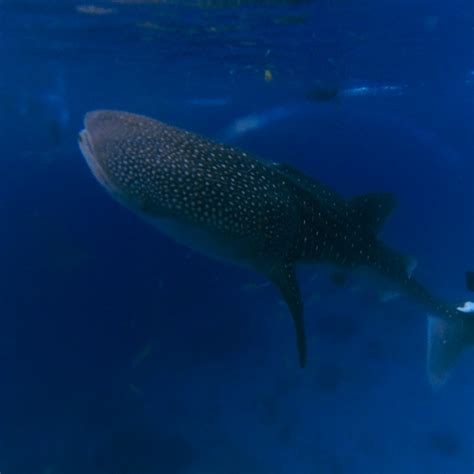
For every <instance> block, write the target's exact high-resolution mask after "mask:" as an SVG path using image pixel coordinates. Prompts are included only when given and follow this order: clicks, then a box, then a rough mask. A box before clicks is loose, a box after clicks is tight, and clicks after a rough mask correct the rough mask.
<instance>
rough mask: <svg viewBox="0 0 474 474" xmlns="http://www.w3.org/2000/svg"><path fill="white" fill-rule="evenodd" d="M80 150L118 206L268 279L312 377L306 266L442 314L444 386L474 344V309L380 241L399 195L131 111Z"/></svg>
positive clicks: (97, 119)
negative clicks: (333, 269)
mask: <svg viewBox="0 0 474 474" xmlns="http://www.w3.org/2000/svg"><path fill="white" fill-rule="evenodd" d="M79 146H80V149H81V151H82V153H83V155H84V157H85V159H86V161H87V163H88V165H89V167H90V169H91V171H92V173H93V174H94V176H95V177H96V178H97V180H98V181H99V183H100V184H101V185H102V186H103V187H104V188H105V189H106V190H107V191H108V192H109V193H110V194H111V195H112V196H113V197H114V198H115V199H116V200H117V201H118V202H120V203H121V204H123V205H124V206H126V207H128V208H130V209H131V210H133V211H134V212H135V213H137V214H138V215H139V216H141V217H143V218H144V219H145V220H147V221H148V222H150V223H151V224H153V225H154V226H156V227H157V228H158V229H159V230H161V231H162V232H164V233H165V234H167V235H168V236H170V237H171V238H173V239H174V240H176V241H178V242H181V243H182V244H185V245H187V246H188V247H190V248H193V249H195V250H198V251H200V252H201V253H204V254H206V255H209V256H211V257H213V258H216V259H219V260H224V261H228V262H231V263H234V264H238V265H243V266H246V267H249V268H251V269H254V270H255V271H257V272H259V273H260V274H261V275H264V276H266V277H267V278H268V280H269V281H271V282H272V283H273V284H274V285H275V286H276V287H277V288H278V289H279V291H280V294H281V297H282V298H283V300H284V301H285V302H286V305H287V306H288V308H289V310H290V314H291V316H292V319H293V324H294V328H295V334H296V345H297V349H298V355H299V363H300V365H301V367H304V366H305V365H306V363H307V346H306V337H305V330H304V318H303V302H302V298H301V293H300V289H299V284H298V280H297V277H296V266H297V265H298V264H318V263H319V264H321V263H330V264H333V265H336V266H339V267H342V268H345V269H348V270H351V269H352V270H355V269H357V268H360V267H363V268H368V269H371V271H372V272H374V273H376V274H378V275H380V276H381V277H383V278H385V279H386V280H388V281H390V282H391V283H392V284H393V286H394V287H396V288H397V289H398V290H399V291H400V292H403V293H404V294H406V295H409V296H411V297H412V298H413V299H414V300H416V301H418V302H419V303H420V304H422V305H423V306H424V307H425V308H426V310H427V311H428V312H429V313H430V316H429V318H428V375H429V380H430V382H431V383H432V384H433V385H440V384H442V383H443V382H444V381H445V380H446V377H447V375H448V373H449V372H450V369H451V368H452V367H453V365H454V363H455V362H456V361H457V359H458V358H459V356H460V355H461V353H462V352H463V351H464V349H466V348H467V347H469V346H472V345H473V344H474V316H473V315H472V314H470V313H471V312H473V311H474V303H469V302H467V303H466V304H465V305H464V306H463V307H461V308H465V310H466V312H464V311H462V310H459V309H456V307H455V306H454V305H448V304H445V303H444V302H442V301H440V300H438V299H437V298H435V297H433V296H432V295H431V294H430V293H429V292H428V291H427V290H426V289H425V288H424V286H422V285H421V283H419V282H418V281H417V280H416V279H415V278H414V277H413V276H412V275H411V272H412V270H413V266H414V264H413V259H411V258H408V257H406V256H404V255H402V254H400V253H399V252H397V251H396V250H394V249H392V248H391V247H389V246H388V245H386V244H385V243H384V242H382V240H381V239H380V238H379V235H378V234H379V232H380V230H381V228H382V226H383V224H384V222H385V221H386V219H387V218H388V216H389V215H390V214H391V213H392V211H393V209H394V208H395V199H394V196H393V195H392V194H389V193H370V194H365V195H362V196H356V197H354V198H352V199H349V200H346V199H344V198H342V197H341V196H340V195H339V194H338V193H336V192H335V191H334V190H332V189H331V188H329V187H327V186H326V185H324V184H322V183H320V182H319V181H316V180H315V179H313V178H312V177H310V176H308V175H305V174H303V173H302V172H301V171H298V170H297V169H295V168H294V167H292V166H291V165H288V164H281V163H272V162H264V161H262V160H260V159H257V158H255V157H253V156H251V155H249V154H248V153H245V152H244V151H241V150H238V149H236V148H232V147H228V146H224V145H221V144H219V143H215V142H213V141H211V140H208V139H206V138H204V137H201V136H199V135H197V134H194V133H192V132H190V131H187V130H183V129H180V128H176V127H173V126H170V125H167V124H165V123H163V122H159V121H157V120H153V119H151V118H148V117H144V116H140V115H134V114H130V113H127V112H118V111H111V110H98V111H95V112H90V113H88V114H87V115H86V117H85V128H84V130H82V131H81V132H80V135H79ZM149 351H150V349H144V350H143V351H142V353H141V354H143V355H139V356H137V358H136V361H140V360H142V359H143V357H146V354H148V353H149Z"/></svg>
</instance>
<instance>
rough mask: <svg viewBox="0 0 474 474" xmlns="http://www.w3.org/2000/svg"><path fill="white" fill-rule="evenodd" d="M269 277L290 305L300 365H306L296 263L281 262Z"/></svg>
mask: <svg viewBox="0 0 474 474" xmlns="http://www.w3.org/2000/svg"><path fill="white" fill-rule="evenodd" d="M268 278H269V279H270V280H271V281H272V282H273V284H274V285H275V286H276V287H277V288H278V289H279V291H280V293H281V296H282V297H283V299H284V300H285V302H286V304H287V305H288V309H289V310H290V313H291V316H292V318H293V323H294V326H295V331H296V344H297V347H298V356H299V361H300V366H301V367H304V366H305V365H306V352H307V351H306V336H305V331H304V319H303V302H302V299H301V292H300V288H299V285H298V280H297V278H296V273H295V268H294V265H293V264H291V263H284V264H279V265H278V266H276V267H274V268H273V269H272V270H271V272H270V273H269V274H268Z"/></svg>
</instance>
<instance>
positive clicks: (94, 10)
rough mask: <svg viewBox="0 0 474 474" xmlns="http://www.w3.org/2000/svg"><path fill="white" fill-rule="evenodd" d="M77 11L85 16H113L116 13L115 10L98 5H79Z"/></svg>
mask: <svg viewBox="0 0 474 474" xmlns="http://www.w3.org/2000/svg"><path fill="white" fill-rule="evenodd" d="M76 11H77V12H78V13H83V14H84V15H93V16H100V15H112V14H113V13H115V10H114V9H113V8H105V7H98V6H97V5H77V6H76Z"/></svg>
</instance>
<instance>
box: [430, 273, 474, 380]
mask: <svg viewBox="0 0 474 474" xmlns="http://www.w3.org/2000/svg"><path fill="white" fill-rule="evenodd" d="M466 286H467V288H468V289H469V290H470V291H474V273H473V272H466ZM456 309H457V310H458V311H459V315H460V316H461V313H464V315H463V316H464V317H459V318H456V317H452V318H450V319H446V318H441V317H439V316H434V315H429V316H428V358H427V371H428V379H429V381H430V383H431V385H432V386H434V387H439V386H440V385H443V383H444V382H445V381H446V379H447V378H448V377H449V374H450V372H451V369H452V368H453V367H454V365H455V364H456V362H457V361H458V359H459V357H460V356H461V354H462V353H463V352H464V351H465V350H466V349H467V348H469V347H470V346H473V345H474V314H472V318H469V316H468V315H467V313H474V303H473V302H471V301H467V302H466V303H464V305H463V306H460V307H458V308H456Z"/></svg>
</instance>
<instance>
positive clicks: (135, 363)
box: [132, 343, 153, 369]
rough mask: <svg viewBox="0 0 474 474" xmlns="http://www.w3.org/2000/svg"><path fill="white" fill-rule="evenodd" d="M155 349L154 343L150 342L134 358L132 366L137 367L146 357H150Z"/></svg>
mask: <svg viewBox="0 0 474 474" xmlns="http://www.w3.org/2000/svg"><path fill="white" fill-rule="evenodd" d="M152 351H153V344H151V343H148V344H147V345H146V346H145V347H144V348H143V349H142V350H141V351H140V352H139V353H138V354H137V355H136V356H135V357H134V358H133V360H132V367H133V368H134V369H136V368H137V367H138V366H139V365H140V364H141V363H142V362H143V361H144V360H145V359H147V358H148V357H150V355H151V353H152Z"/></svg>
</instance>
